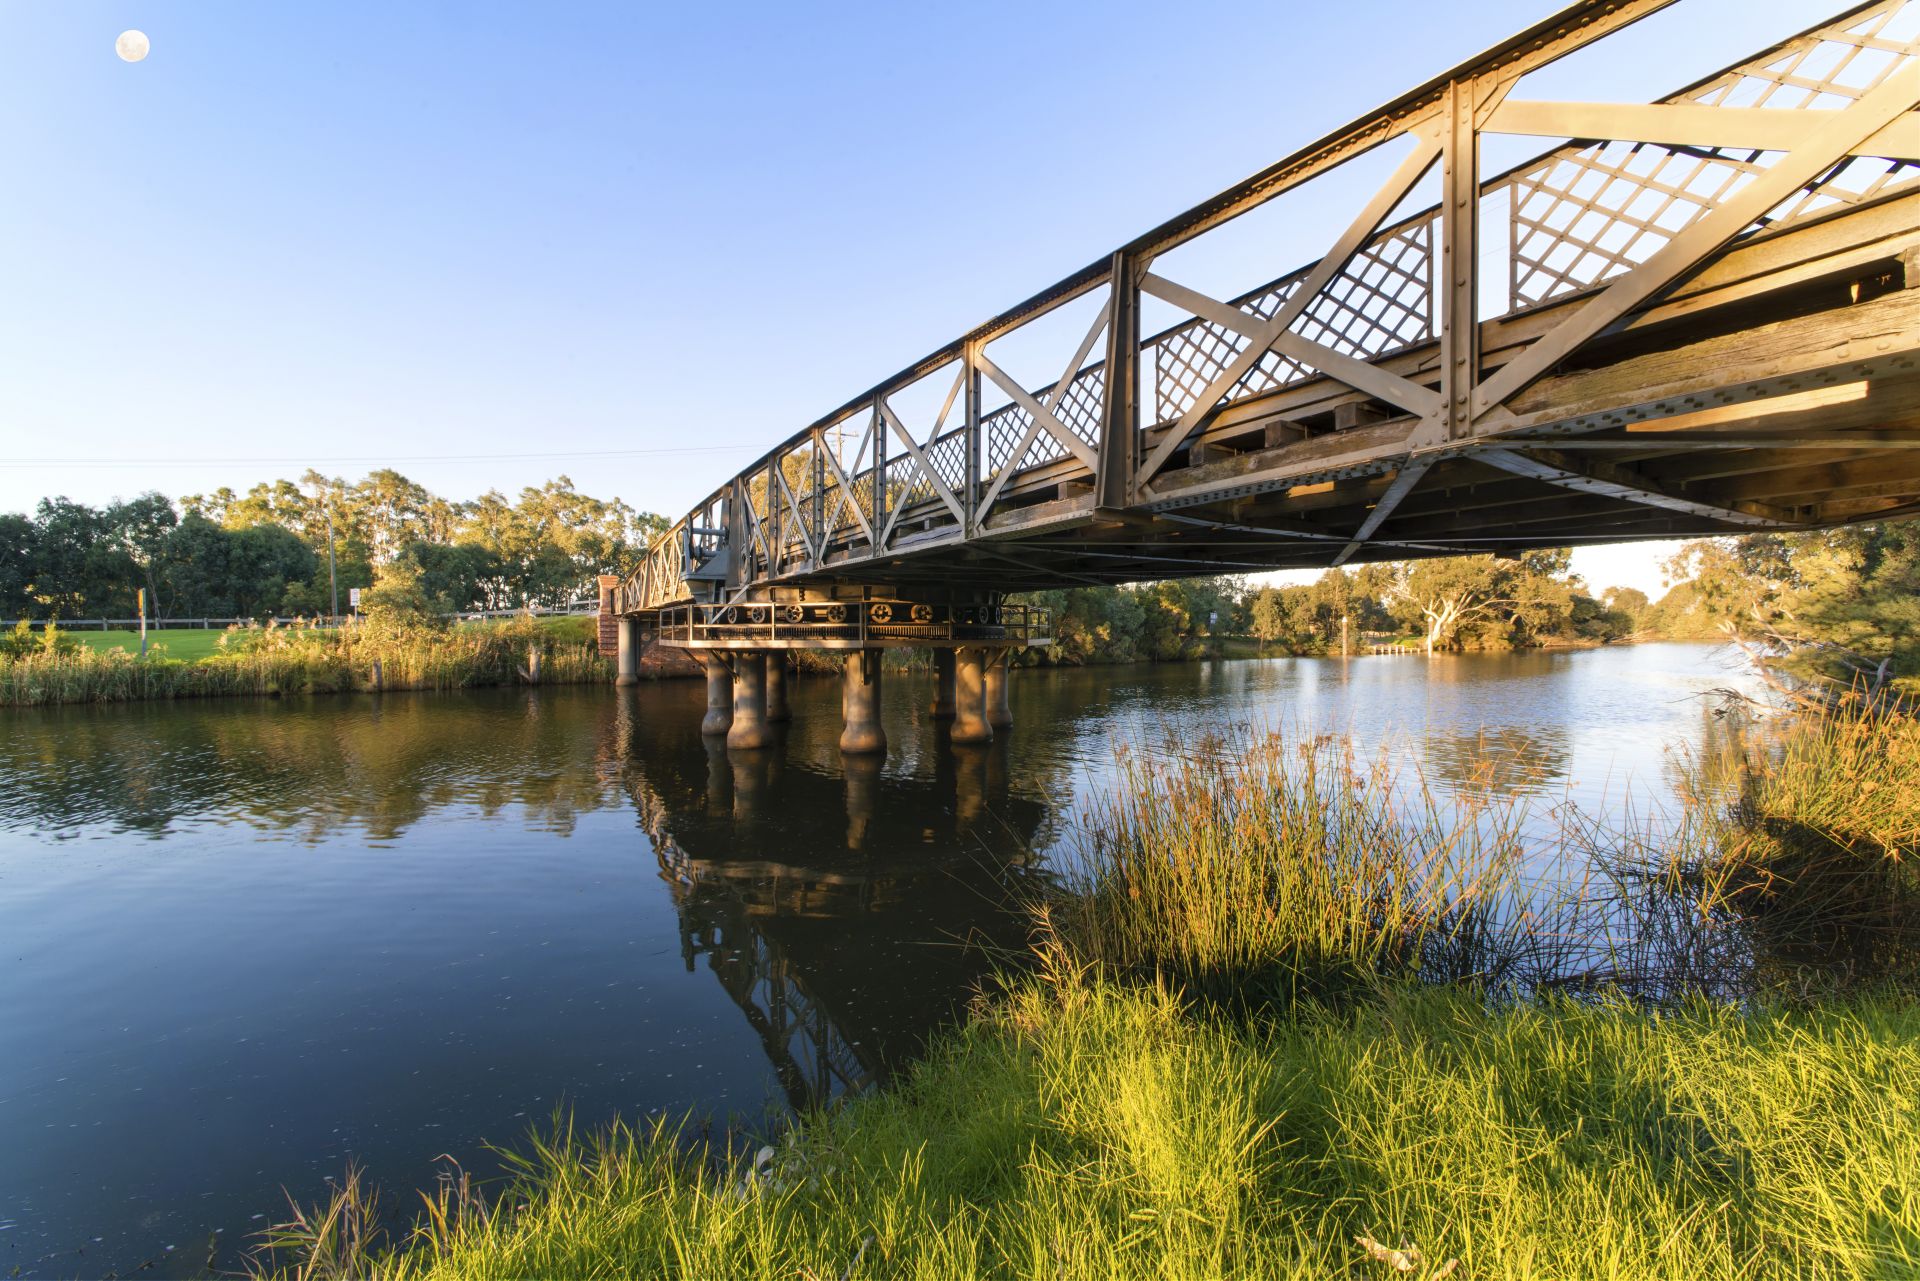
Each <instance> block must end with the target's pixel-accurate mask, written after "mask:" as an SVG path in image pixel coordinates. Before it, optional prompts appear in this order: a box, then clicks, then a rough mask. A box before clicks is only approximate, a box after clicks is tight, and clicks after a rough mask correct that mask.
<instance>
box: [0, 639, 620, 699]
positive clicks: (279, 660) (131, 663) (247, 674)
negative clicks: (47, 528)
mask: <svg viewBox="0 0 1920 1281" xmlns="http://www.w3.org/2000/svg"><path fill="white" fill-rule="evenodd" d="M591 626H592V620H591V619H586V618H557V619H538V620H536V619H511V620H507V621H505V622H497V623H461V624H455V625H452V626H433V625H428V624H424V623H419V622H410V623H406V624H404V625H403V624H394V623H390V622H382V621H380V620H377V619H376V620H373V621H370V622H367V623H363V624H357V625H354V626H349V627H341V628H337V629H321V628H303V627H299V626H292V627H279V626H274V625H269V626H266V627H245V628H232V629H229V630H228V631H227V632H225V633H223V634H222V638H221V644H220V645H219V647H218V650H217V652H215V653H213V654H210V655H208V656H206V657H204V658H198V659H192V660H182V659H175V658H172V657H169V656H168V654H167V649H166V642H165V640H164V639H162V638H161V637H162V635H163V634H156V636H155V637H154V638H153V639H152V641H151V642H150V644H149V646H148V656H147V657H146V658H144V659H142V658H139V657H137V656H135V655H133V654H131V653H128V652H127V651H125V650H118V649H115V650H107V651H105V652H99V651H95V650H89V649H74V650H70V651H66V652H61V653H47V652H42V653H32V654H28V655H26V656H25V657H22V658H19V659H16V660H14V661H11V662H7V663H0V706H13V707H31V706H38V705H46V704H54V703H101V702H123V701H129V700H134V699H154V698H205V697H216V696H223V695H253V696H271V695H279V694H317V693H341V692H347V691H351V690H367V689H373V688H376V682H375V680H374V667H375V664H376V663H377V664H378V665H379V672H380V679H379V681H378V682H377V687H378V688H381V689H389V690H401V689H433V690H447V689H463V688H469V687H473V686H482V685H511V684H517V683H519V682H521V681H524V680H527V679H528V675H527V665H528V655H529V654H530V653H532V652H536V651H537V652H538V653H539V655H540V680H541V682H542V683H549V684H567V683H573V682H581V681H600V680H607V679H610V678H611V674H612V667H611V664H610V663H609V662H608V660H606V659H604V658H602V657H601V656H600V654H599V651H598V649H597V648H596V643H595V641H594V640H593V638H592V634H591V630H590V629H591Z"/></svg>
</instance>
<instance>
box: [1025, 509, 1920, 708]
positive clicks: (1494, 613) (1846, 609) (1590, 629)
mask: <svg viewBox="0 0 1920 1281" xmlns="http://www.w3.org/2000/svg"><path fill="white" fill-rule="evenodd" d="M1664 568H1665V571H1666V579H1667V581H1668V583H1669V584H1670V586H1669V587H1668V589H1667V590H1666V592H1665V593H1664V594H1663V595H1662V596H1661V597H1660V598H1659V599H1658V600H1652V599H1649V597H1648V596H1647V594H1646V593H1645V592H1642V591H1640V590H1639V589H1637V588H1632V587H1608V588H1605V589H1604V590H1601V591H1598V592H1595V591H1594V590H1593V589H1591V588H1589V587H1588V585H1587V584H1586V583H1584V582H1583V581H1582V580H1581V579H1580V578H1579V577H1578V576H1577V575H1574V574H1573V573H1572V572H1571V553H1570V552H1568V551H1566V550H1565V549H1549V550H1542V551H1533V552H1526V553H1523V554H1519V555H1514V556H1449V557H1438V558H1435V559H1431V560H1418V561H1407V562H1398V563H1384V564H1375V565H1366V566H1362V567H1360V568H1357V569H1354V570H1344V569H1330V570H1328V571H1326V572H1325V573H1323V574H1321V575H1320V577H1319V578H1318V579H1316V580H1315V581H1313V582H1311V583H1305V584H1298V585H1293V586H1274V585H1254V584H1251V583H1247V582H1245V581H1242V580H1237V579H1233V578H1198V579H1187V580H1184V581H1180V582H1169V583H1150V584H1142V585H1137V586H1130V587H1085V588H1073V589H1070V590H1066V591H1053V592H1039V593H1035V594H1033V595H1032V596H1031V597H1029V598H1028V599H1030V600H1031V601H1033V602H1034V603H1036V604H1042V605H1046V606H1048V607H1050V608H1051V609H1052V610H1053V614H1054V636H1055V644H1054V646H1053V648H1052V650H1051V651H1050V652H1048V653H1047V654H1046V656H1045V657H1044V658H1043V659H1042V660H1041V661H1049V662H1058V663H1098V662H1131V661H1134V660H1139V659H1177V658H1196V657H1209V656H1219V655H1221V654H1222V653H1224V652H1227V650H1228V648H1229V645H1228V642H1230V641H1231V640H1232V639H1233V638H1238V637H1244V638H1248V639H1251V640H1253V641H1255V642H1257V643H1258V644H1259V645H1260V646H1261V647H1263V648H1266V649H1270V650H1272V651H1278V652H1285V653H1293V654H1323V653H1332V652H1338V650H1339V647H1340V644H1341V638H1342V633H1343V627H1344V629H1345V635H1346V636H1347V638H1348V640H1349V642H1350V643H1352V644H1355V645H1358V644H1360V643H1362V639H1363V638H1365V637H1368V636H1380V635H1383V634H1384V635H1388V636H1391V637H1393V638H1395V640H1397V641H1398V642H1400V643H1405V644H1413V645H1418V646H1420V647H1422V648H1424V649H1427V650H1429V651H1432V650H1468V649H1478V650H1488V649H1517V648H1530V647H1539V646H1550V645H1580V644H1595V643H1607V642H1610V641H1617V640H1622V639H1625V638H1628V637H1636V638H1645V639H1657V638H1664V639H1674V640H1728V641H1732V642H1735V643H1737V644H1739V645H1742V646H1744V647H1745V648H1747V649H1748V650H1749V651H1750V652H1751V653H1752V654H1753V656H1754V657H1756V658H1758V659H1760V660H1762V661H1763V664H1764V665H1765V667H1766V668H1767V669H1768V670H1773V671H1784V672H1788V673H1790V674H1792V675H1794V676H1796V677H1798V678H1801V679H1803V680H1805V679H1814V680H1821V681H1828V682H1839V683H1845V684H1852V683H1863V684H1865V685H1868V686H1872V687H1894V686H1899V687H1903V688H1906V689H1909V690H1913V691H1915V692H1920V522H1903V523H1894V524H1884V525H1858V526H1849V527H1846V528H1841V529H1831V530H1821V531H1815V532H1808V533H1764V534H1751V535H1745V536H1741V537H1730V538H1712V539H1702V540H1699V541H1695V542H1690V543H1688V544H1686V545H1685V546H1684V547H1683V548H1682V549H1681V550H1680V551H1679V552H1678V553H1677V554H1676V555H1674V556H1672V557H1671V558H1669V559H1668V561H1667V562H1666V563H1665V566H1664Z"/></svg>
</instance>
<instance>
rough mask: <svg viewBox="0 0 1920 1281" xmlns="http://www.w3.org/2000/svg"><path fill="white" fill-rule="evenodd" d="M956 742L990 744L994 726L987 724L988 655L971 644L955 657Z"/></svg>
mask: <svg viewBox="0 0 1920 1281" xmlns="http://www.w3.org/2000/svg"><path fill="white" fill-rule="evenodd" d="M953 666H954V675H953V741H954V742H956V743H990V742H992V741H993V726H992V725H990V724H988V723H987V654H986V651H985V650H983V649H979V648H977V647H975V646H972V645H968V646H965V647H963V648H962V649H960V650H958V651H957V652H956V653H955V654H954V656H953Z"/></svg>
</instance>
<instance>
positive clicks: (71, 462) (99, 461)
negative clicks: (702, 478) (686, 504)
mask: <svg viewBox="0 0 1920 1281" xmlns="http://www.w3.org/2000/svg"><path fill="white" fill-rule="evenodd" d="M756 448H760V446H756V445H675V446H667V447H665V448H660V449H582V450H562V451H557V452H553V451H549V452H542V453H537V454H397V455H396V454H385V455H377V454H364V455H352V456H345V457H336V458H179V457H173V458H99V457H93V458H0V467H11V468H33V467H82V468H94V469H112V468H116V467H120V468H124V467H222V466H248V467H318V466H329V467H331V466H338V465H342V464H348V463H381V464H390V463H494V462H538V461H551V460H555V459H561V458H654V457H660V456H662V455H668V454H728V453H737V452H739V451H740V450H743V449H756Z"/></svg>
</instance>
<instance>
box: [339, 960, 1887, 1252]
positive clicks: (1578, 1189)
mask: <svg viewBox="0 0 1920 1281" xmlns="http://www.w3.org/2000/svg"><path fill="white" fill-rule="evenodd" d="M1916 1079H1920V1012H1916V1010H1915V1009H1914V1007H1913V1006H1911V1005H1887V1004H1866V1005H1862V1006H1858V1007H1852V1008H1845V1009H1841V1008H1831V1009H1822V1010H1815V1011H1789V1010H1785V1009H1757V1010H1750V1011H1746V1012H1737V1011H1734V1010H1731V1009H1727V1008H1724V1007H1720V1008H1716V1007H1710V1006H1704V1005H1703V1006H1698V1007H1690V1008H1687V1009H1683V1010H1680V1011H1677V1012H1673V1013H1669V1014H1663V1015H1659V1016H1650V1015H1647V1014H1645V1013H1643V1012H1640V1011H1637V1010H1635V1009H1632V1008H1629V1007H1626V1006H1623V1005H1617V1004H1613V1005H1609V1004H1601V1005H1575V1004H1571V1003H1568V1002H1565V1001H1552V1002H1547V1003H1543V1004H1533V1005H1525V1006H1518V1007H1514V1008H1510V1009H1506V1010H1501V1011H1489V1010H1488V1009H1487V1008H1486V1006H1485V1005H1484V1004H1483V1003H1481V1002H1479V1001H1476V1000H1474V999H1472V998H1471V997H1468V996H1465V995H1463V994H1461V993H1459V992H1454V991H1447V990H1438V989H1404V990H1396V991H1394V992H1392V993H1390V994H1388V995H1387V996H1386V997H1384V998H1383V999H1381V1000H1379V1001H1377V1002H1372V1003H1368V1004H1366V1005H1363V1006H1359V1007H1356V1008H1354V1009H1351V1010H1348V1011H1345V1012H1332V1011H1329V1010H1326V1009H1324V1008H1303V1009H1301V1010H1300V1011H1297V1012H1296V1013H1295V1015H1294V1016H1293V1017H1291V1018H1288V1019H1285V1020H1280V1021H1277V1022H1274V1023H1271V1024H1265V1025H1258V1026H1249V1025H1247V1024H1245V1023H1242V1022H1235V1021H1230V1020H1225V1019H1220V1018H1213V1017H1206V1016H1197V1015H1196V1014H1195V1013H1194V1011H1193V1010H1192V1009H1191V1008H1190V1007H1188V1006H1187V1005H1185V1004H1184V1003H1183V1002H1181V1001H1179V1000H1177V999H1176V998H1175V997H1174V996H1173V995H1171V994H1170V993H1169V992H1167V991H1166V990H1164V989H1161V990H1155V989H1152V988H1141V987H1138V986H1121V985H1114V984H1110V983H1106V982H1102V981H1100V980H1098V979H1096V978H1094V977H1092V976H1090V975H1089V974H1087V973H1085V972H1077V973H1075V972H1067V973H1055V974H1054V975H1052V976H1051V978H1050V979H1049V980H1047V981H1035V982H1031V983H1027V984H1023V985H1021V986H1018V987H1016V988H1015V989H1014V990H1013V991H1011V992H1010V993H1008V994H1005V995H1004V996H1002V997H1001V998H1000V999H999V1000H997V1001H995V1002H993V1003H992V1004H991V1005H989V1006H987V1007H986V1008H985V1009H984V1010H983V1011H982V1013H981V1014H980V1015H979V1016H978V1017H977V1018H976V1019H975V1020H974V1021H973V1022H972V1023H970V1024H969V1025H968V1026H967V1027H966V1028H965V1029H964V1030H963V1031H961V1032H960V1033H958V1034H957V1035H955V1036H954V1037H952V1038H950V1039H949V1040H947V1041H946V1042H945V1043H943V1044H942V1045H940V1046H939V1047H938V1048H937V1049H936V1050H935V1051H934V1052H933V1053H932V1055H931V1056H930V1057H929V1058H928V1059H927V1060H926V1061H925V1062H923V1063H922V1064H921V1065H919V1066H918V1068H917V1069H916V1070H915V1071H913V1072H912V1073H911V1075H910V1076H909V1078H908V1079H907V1080H906V1081H905V1082H904V1083H903V1084H902V1085H901V1086H900V1087H899V1088H897V1089H895V1090H894V1091H892V1092H890V1093H887V1094H884V1095H879V1096H876V1097H872V1098H867V1099H863V1100H861V1101H859V1102H857V1103H855V1104H853V1105H852V1106H851V1107H848V1108H846V1109H844V1110H842V1111H840V1112H838V1113H835V1114H822V1115H817V1116H813V1117H810V1118H807V1119H805V1120H804V1121H803V1122H802V1123H800V1124H799V1125H797V1126H796V1127H795V1128H794V1129H793V1130H791V1131H789V1133H788V1134H787V1135H786V1137H785V1138H784V1139H783V1140H781V1141H779V1142H777V1143H776V1144H774V1145H771V1150H768V1149H764V1148H763V1149H761V1150H760V1151H759V1152H747V1153H742V1154H740V1155H739V1156H736V1157H732V1158H727V1157H723V1156H721V1155H718V1154H717V1153H715V1152H714V1151H713V1150H712V1149H711V1148H709V1147H707V1146H704V1145H700V1144H689V1143H686V1142H684V1141H683V1136H682V1135H681V1134H679V1133H677V1132H675V1131H673V1130H671V1129H659V1130H648V1131H642V1132H638V1133H636V1132H635V1131H633V1130H630V1129H627V1128H624V1127H616V1128H614V1129H613V1130H612V1131H610V1132H603V1133H600V1134H597V1135H594V1136H588V1137H578V1136H574V1135H572V1134H571V1133H569V1132H567V1131H566V1130H565V1129H562V1130H560V1131H559V1132H558V1133H557V1134H556V1135H550V1136H548V1137H547V1138H546V1139H544V1140H541V1141H539V1142H536V1143H535V1144H533V1145H532V1146H531V1147H530V1148H529V1150H528V1151H527V1153H526V1155H525V1156H524V1157H523V1158H522V1159H521V1166H520V1178H519V1180H518V1183H517V1185H516V1186H515V1187H513V1188H511V1189H509V1190H507V1191H506V1192H505V1193H504V1194H503V1195H501V1196H500V1197H499V1198H497V1199H496V1200H495V1201H494V1202H493V1203H492V1207H491V1209H490V1211H488V1212H484V1213H483V1212H481V1211H480V1208H479V1207H480V1206H481V1205H483V1204H484V1203H482V1202H479V1201H476V1200H471V1199H470V1200H469V1201H468V1202H467V1204H468V1205H469V1207H471V1208H470V1209H469V1211H468V1212H467V1213H465V1214H464V1215H462V1214H460V1213H457V1212H456V1213H451V1214H450V1213H448V1212H447V1211H446V1210H445V1209H444V1208H443V1209H442V1211H441V1213H440V1214H439V1215H438V1216H433V1215H429V1216H427V1217H426V1218H424V1219H423V1221H422V1225H421V1227H420V1229H419V1230H418V1232H417V1233H416V1234H415V1235H414V1236H413V1237H411V1238H410V1239H409V1240H408V1241H407V1242H405V1243H404V1248H403V1249H401V1250H400V1251H399V1252H397V1253H393V1254H389V1255H387V1256H386V1257H385V1258H384V1259H383V1260H382V1261H380V1262H379V1263H377V1264H369V1262H368V1261H367V1259H366V1258H365V1257H360V1258H355V1259H351V1260H345V1261H344V1263H345V1266H342V1267H340V1268H339V1269H338V1270H337V1271H333V1272H326V1271H322V1272H319V1273H317V1275H364V1276H372V1275H377V1276H382V1277H392V1278H412V1277H421V1278H426V1277H433V1278H456V1277H457V1278H472V1279H475V1281H479V1279H482V1278H511V1277H529V1276H540V1277H583V1276H680V1277H747V1276H765V1277H775V1276H778V1277H809V1276H810V1277H819V1278H829V1277H831V1278H853V1277H929V1278H934V1277H938V1278H946V1277H970V1276H1009V1277H1024V1276H1045V1277H1062V1278H1067V1277H1087V1278H1106V1277H1221V1276H1235V1277H1303V1278H1305V1277H1315V1278H1319V1277H1332V1276H1349V1275H1373V1276H1380V1277H1393V1276H1397V1275H1402V1274H1400V1273H1398V1272H1396V1271H1395V1270H1394V1269H1393V1268H1392V1267H1391V1266H1390V1265H1388V1264H1383V1263H1379V1262H1375V1261H1374V1260H1373V1259H1372V1258H1371V1257H1370V1255H1369V1251H1368V1249H1367V1247H1366V1246H1365V1245H1363V1244H1361V1243H1360V1241H1359V1240H1358V1239H1360V1238H1365V1239H1367V1240H1371V1241H1374V1242H1377V1243H1379V1244H1380V1245H1381V1246H1383V1247H1385V1248H1389V1249H1399V1248H1401V1247H1403V1246H1405V1245H1412V1246H1413V1247H1415V1248H1417V1249H1418V1250H1419V1251H1420V1252H1421V1253H1422V1254H1423V1256H1424V1258H1425V1260H1426V1261H1427V1265H1426V1266H1424V1267H1421V1266H1416V1267H1414V1268H1412V1269H1411V1270H1410V1271H1409V1272H1408V1273H1407V1274H1406V1275H1412V1276H1430V1277H1431V1276H1440V1275H1444V1274H1445V1273H1444V1270H1445V1268H1446V1267H1447V1265H1448V1262H1449V1261H1451V1260H1454V1259H1458V1260H1459V1264H1458V1267H1457V1269H1456V1271H1455V1275H1458V1276H1464V1277H1475V1278H1499V1277H1514V1278H1520V1277H1527V1278H1556V1277H1559V1278H1590V1277H1621V1278H1628V1277H1631V1278H1664V1277H1671V1278H1676V1279H1677V1278H1687V1279H1688V1281H1692V1279H1693V1278H1698V1277H1701V1276H1705V1275H1711V1276H1716V1277H1775V1276H1779V1277H1786V1276H1808V1277H1812V1276H1830V1277H1895V1276H1908V1275H1912V1274H1913V1270H1914V1269H1915V1268H1920V1111H1916V1096H1915V1093H1914V1087H1913V1082H1914V1081H1915V1080H1916ZM336 1204H337V1203H336ZM430 1204H431V1203H430ZM324 1213H325V1212H316V1215H315V1221H319V1216H320V1215H321V1214H324ZM335 1231H336V1234H338V1229H337V1228H336V1229H335ZM336 1239H337V1237H336ZM330 1257H336V1258H337V1255H336V1256H330Z"/></svg>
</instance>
